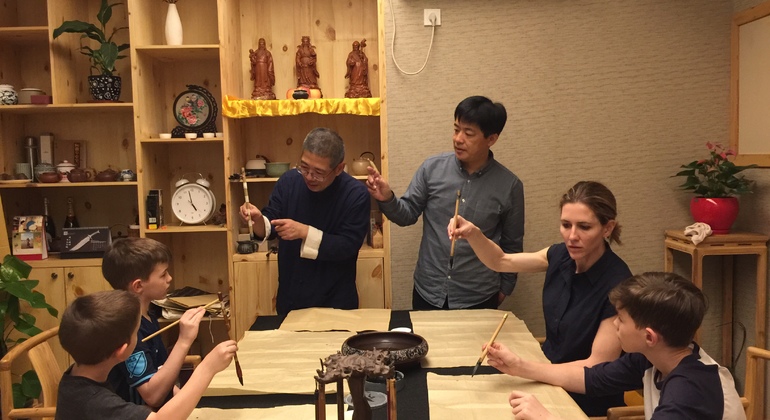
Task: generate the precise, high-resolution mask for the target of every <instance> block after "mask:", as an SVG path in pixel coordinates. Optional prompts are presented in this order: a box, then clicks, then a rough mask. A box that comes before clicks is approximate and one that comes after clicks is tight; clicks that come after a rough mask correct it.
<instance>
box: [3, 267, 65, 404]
mask: <svg viewBox="0 0 770 420" xmlns="http://www.w3.org/2000/svg"><path fill="white" fill-rule="evenodd" d="M31 270H32V267H30V266H29V264H27V263H25V262H23V261H21V260H20V259H18V258H17V257H14V256H13V255H6V256H5V258H4V259H3V264H2V265H0V318H1V319H2V321H3V340H2V341H0V358H2V357H5V355H6V354H7V353H8V350H9V349H10V348H12V347H13V346H14V345H16V344H18V343H20V342H22V341H24V340H26V339H27V338H26V337H31V336H33V335H36V334H39V333H40V332H42V330H41V329H40V328H38V327H36V326H35V321H36V318H35V317H34V315H32V314H29V313H25V312H22V310H21V309H22V308H21V306H20V303H21V302H22V301H23V302H26V303H27V304H28V305H29V306H30V307H32V308H40V309H47V310H48V313H49V314H51V316H54V317H56V316H58V311H57V310H56V309H55V308H54V307H52V306H51V305H49V304H48V303H46V301H45V296H43V294H42V293H40V292H37V291H35V290H34V289H35V287H36V286H37V285H38V283H39V281H37V280H28V279H27V276H29V273H30V272H31ZM13 330H16V331H18V332H20V333H21V334H23V335H24V336H26V337H21V338H17V339H11V338H10V334H11V332H12V331H13ZM40 391H41V388H40V380H38V378H37V374H35V371H32V370H30V371H27V372H25V373H24V374H23V375H22V376H21V382H19V383H15V384H13V405H14V406H15V407H16V408H20V407H24V406H25V405H26V404H27V402H28V401H30V400H31V399H33V398H37V397H39V396H40Z"/></svg>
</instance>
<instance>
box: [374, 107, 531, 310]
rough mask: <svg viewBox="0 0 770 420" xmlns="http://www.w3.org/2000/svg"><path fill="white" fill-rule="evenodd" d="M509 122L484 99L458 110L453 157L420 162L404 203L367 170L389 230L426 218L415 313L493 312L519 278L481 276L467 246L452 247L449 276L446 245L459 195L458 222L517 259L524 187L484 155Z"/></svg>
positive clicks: (416, 276)
mask: <svg viewBox="0 0 770 420" xmlns="http://www.w3.org/2000/svg"><path fill="white" fill-rule="evenodd" d="M506 119H507V114H506V111H505V107H503V105H502V104H500V103H494V102H492V101H491V100H489V99H488V98H485V97H483V96H471V97H469V98H466V99H464V100H463V101H462V102H460V104H458V105H457V108H456V109H455V122H454V136H453V138H452V142H453V146H454V152H453V153H451V152H448V153H443V154H440V155H437V156H433V157H430V158H428V159H427V160H426V161H425V162H423V164H422V165H421V166H420V168H419V169H418V170H417V173H415V175H414V177H413V178H412V181H411V182H410V184H409V187H408V188H407V191H406V193H405V194H404V195H403V196H402V197H401V198H397V197H396V196H395V194H394V193H393V191H392V190H391V189H390V186H389V185H388V182H387V181H386V180H385V179H384V178H383V177H382V176H380V174H379V173H378V172H377V171H376V170H375V169H374V168H371V167H370V168H369V178H368V179H367V182H366V185H367V187H368V188H369V193H370V194H371V195H372V197H374V198H375V199H376V200H377V201H378V203H379V206H380V210H381V211H382V212H383V214H385V215H386V216H387V217H388V218H389V219H390V220H391V221H392V222H393V223H396V224H397V225H399V226H408V225H412V224H414V223H415V222H417V219H418V218H419V217H420V214H422V215H423V233H422V242H421V243H420V254H419V256H418V258H417V267H416V268H415V271H414V291H413V294H412V308H413V309H461V308H497V306H498V305H499V304H500V303H501V302H502V301H503V299H504V298H505V296H507V295H510V294H511V292H513V288H514V286H515V285H516V273H496V272H494V271H492V270H490V269H488V268H486V266H484V264H482V263H481V261H479V259H478V258H477V257H476V254H475V253H474V252H473V250H472V249H471V247H470V246H469V245H468V243H467V242H466V241H457V242H456V244H455V253H454V258H453V264H452V267H451V268H450V266H449V254H450V246H451V242H450V240H449V239H448V237H447V224H448V223H449V220H450V219H451V218H452V216H454V209H455V200H456V198H457V191H458V190H459V191H460V194H461V200H460V206H459V214H460V215H462V216H463V217H464V218H466V219H468V220H471V221H472V222H473V223H474V224H475V225H476V226H478V227H479V228H480V229H481V231H482V232H484V235H486V236H487V237H488V238H490V239H492V240H493V241H494V242H495V243H497V244H499V245H500V247H501V248H502V249H503V251H504V252H507V253H512V252H521V251H522V243H523V237H524V187H523V185H522V183H521V180H519V178H518V177H517V176H516V175H514V174H513V173H512V172H511V171H509V170H508V169H507V168H506V167H505V166H503V165H502V164H500V163H499V162H497V161H496V160H495V159H494V154H493V153H492V152H491V151H490V150H489V148H490V147H491V146H492V145H493V144H495V143H496V142H497V139H498V137H499V135H500V132H501V131H502V130H503V127H504V126H505V122H506Z"/></svg>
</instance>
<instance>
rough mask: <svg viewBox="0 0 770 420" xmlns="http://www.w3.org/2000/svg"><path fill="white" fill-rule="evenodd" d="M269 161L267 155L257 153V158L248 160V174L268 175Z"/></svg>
mask: <svg viewBox="0 0 770 420" xmlns="http://www.w3.org/2000/svg"><path fill="white" fill-rule="evenodd" d="M267 163H270V159H268V158H267V157H265V156H262V155H257V156H256V158H255V159H251V160H249V161H248V162H246V168H245V169H246V176H252V177H254V176H256V177H264V176H266V175H267V165H266V164H267Z"/></svg>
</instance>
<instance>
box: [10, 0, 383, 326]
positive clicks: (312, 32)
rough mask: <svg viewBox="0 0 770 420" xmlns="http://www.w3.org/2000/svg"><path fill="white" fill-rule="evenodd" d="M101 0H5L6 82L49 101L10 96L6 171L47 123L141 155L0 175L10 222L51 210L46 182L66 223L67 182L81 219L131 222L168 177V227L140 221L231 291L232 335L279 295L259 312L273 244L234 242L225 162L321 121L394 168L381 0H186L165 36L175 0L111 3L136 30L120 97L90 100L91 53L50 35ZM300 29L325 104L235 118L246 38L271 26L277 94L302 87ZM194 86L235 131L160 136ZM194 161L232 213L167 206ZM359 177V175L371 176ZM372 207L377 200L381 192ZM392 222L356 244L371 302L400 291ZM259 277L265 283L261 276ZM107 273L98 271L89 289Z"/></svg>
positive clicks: (349, 147)
mask: <svg viewBox="0 0 770 420" xmlns="http://www.w3.org/2000/svg"><path fill="white" fill-rule="evenodd" d="M100 4H101V1H100V0H6V1H4V2H3V3H2V4H0V83H3V84H6V83H7V84H12V85H14V86H15V87H16V89H17V91H18V90H20V89H21V88H24V87H36V88H39V89H42V90H44V91H45V92H47V93H48V94H51V95H52V96H53V104H51V105H15V106H0V143H2V145H0V162H1V163H0V164H2V171H3V172H9V173H10V172H12V171H13V167H14V164H15V163H16V162H20V161H24V159H23V156H24V154H23V152H24V149H23V146H24V145H23V139H24V137H25V136H30V135H31V136H35V137H37V136H39V135H40V134H41V133H44V132H51V133H53V134H54V136H55V138H56V139H78V140H85V141H86V142H87V148H88V150H87V152H88V155H87V156H88V157H87V159H88V163H87V166H88V167H92V168H94V169H96V170H97V171H101V170H104V169H106V168H107V167H111V168H112V169H114V170H120V169H132V170H134V171H135V172H136V173H137V175H138V176H137V181H136V182H110V183H96V182H88V183H79V184H32V183H30V184H0V195H2V198H3V214H4V216H5V219H6V223H7V222H8V220H9V219H10V218H11V217H12V216H13V215H16V214H40V213H42V203H43V198H44V197H46V198H48V199H49V201H50V202H51V209H50V212H51V214H52V216H53V217H54V218H56V221H57V222H59V219H62V220H63V217H64V214H65V206H66V198H67V197H70V196H71V197H73V198H74V200H75V203H76V213H77V215H78V218H79V220H80V222H81V225H84V226H87V225H91V226H97V225H99V226H104V225H106V226H113V225H116V224H123V225H128V224H133V223H134V220H135V219H136V217H137V215H144V214H145V213H146V209H145V198H146V196H147V194H148V193H149V191H150V190H153V189H161V190H162V192H163V215H164V218H165V223H166V226H165V228H162V229H158V230H149V229H147V226H146V223H144V220H143V217H139V220H140V235H141V236H144V237H151V238H153V239H157V240H159V241H162V242H164V243H166V244H167V245H168V246H169V247H170V248H171V250H172V253H173V261H172V264H171V271H172V275H173V277H174V284H173V286H174V287H175V288H180V287H184V286H193V287H198V288H201V289H204V290H208V291H211V292H216V291H221V292H223V293H229V294H230V295H231V302H232V305H233V307H232V309H233V314H234V316H233V317H234V318H235V324H236V332H235V334H236V335H237V336H240V334H241V333H242V332H243V331H244V330H245V329H248V327H249V326H250V325H251V322H253V319H254V318H255V317H256V316H257V314H258V313H269V312H270V311H271V310H274V309H271V308H270V307H264V310H265V311H267V312H260V311H262V310H263V307H260V309H259V311H255V309H254V308H257V305H256V304H255V301H254V300H255V299H259V300H260V301H261V302H262V301H265V302H269V301H270V300H271V299H272V297H273V296H272V295H270V293H274V289H275V285H276V284H277V268H276V269H274V270H273V269H272V265H273V264H274V263H275V255H273V256H272V260H270V261H268V260H267V259H265V260H264V261H263V260H260V259H259V257H258V256H259V255H260V254H252V255H250V256H248V257H247V258H244V257H243V256H240V255H239V254H237V253H236V246H237V243H236V241H237V237H238V234H239V231H240V229H241V228H242V226H241V221H240V218H239V216H238V214H237V209H238V207H239V206H240V205H241V204H242V203H243V200H244V196H243V189H242V187H241V185H240V183H237V185H233V183H232V182H231V181H230V180H229V177H230V176H231V175H232V174H235V173H239V172H240V168H241V167H242V166H244V164H245V163H246V161H247V160H249V159H251V158H253V157H254V156H255V155H257V154H262V155H265V156H268V157H269V158H270V159H271V161H286V162H292V163H295V162H296V161H297V160H298V159H299V156H300V154H301V147H302V140H303V139H304V137H305V135H306V134H307V132H308V131H310V130H311V129H312V128H314V127H317V126H326V127H329V128H332V129H334V130H336V131H337V132H339V133H340V135H341V136H342V138H343V139H345V142H346V151H347V155H346V157H347V161H348V164H350V163H352V161H353V159H355V158H357V157H359V156H360V155H361V154H362V153H363V152H372V153H373V154H374V155H375V156H376V158H375V160H374V161H375V163H376V164H377V166H378V167H379V168H380V169H381V171H382V172H383V173H384V174H385V175H386V176H387V175H388V164H387V124H386V108H385V96H386V95H385V77H384V75H385V71H384V64H385V45H384V39H383V34H384V29H383V25H384V17H383V16H384V14H383V4H382V1H381V0H364V1H360V2H353V3H350V2H349V1H347V0H310V1H308V0H264V1H259V2H254V1H248V0H225V1H212V0H185V1H184V2H180V3H179V4H178V5H177V6H178V9H179V13H180V16H181V19H182V25H183V27H184V28H185V31H184V45H181V46H168V45H165V40H164V35H163V32H164V30H163V27H164V21H165V16H166V10H167V7H168V5H167V4H166V3H164V2H160V1H145V0H128V1H127V2H126V3H125V4H124V5H121V6H117V7H114V8H113V17H112V20H111V21H110V24H109V26H110V27H113V26H115V27H119V26H125V27H128V30H127V31H125V30H124V31H121V32H120V33H119V38H120V39H118V41H119V42H118V43H126V42H128V43H130V44H131V48H130V50H129V51H128V55H129V57H128V58H126V59H124V60H119V62H118V67H117V74H118V75H120V76H121V77H122V78H123V91H122V94H121V100H122V101H123V102H120V103H109V104H103V103H98V104H97V103H90V102H89V100H90V97H89V94H88V89H87V84H86V76H88V75H89V74H90V72H89V61H88V59H87V57H84V56H82V55H81V54H79V53H78V52H77V50H78V48H79V46H80V42H81V41H80V39H79V37H78V36H76V35H72V34H65V35H63V36H61V37H59V38H57V39H55V40H54V39H52V37H51V33H52V31H53V28H55V27H57V26H58V25H60V24H61V22H63V21H65V20H75V19H77V20H82V21H88V22H94V21H95V16H96V12H97V11H98V9H99V6H100ZM42 11H45V13H43V12H42ZM329 33H334V36H333V37H330V36H328V35H329ZM305 35H308V36H310V38H311V43H312V44H313V45H314V46H315V48H316V52H317V54H318V71H319V73H320V75H321V76H320V78H319V83H320V86H321V89H322V91H323V94H324V98H325V99H322V100H320V101H321V102H319V104H320V105H321V106H322V107H323V108H324V109H326V111H324V112H322V113H319V112H320V111H318V110H310V111H308V112H289V113H287V114H281V115H278V116H267V115H261V116H260V115H255V116H252V117H250V118H237V119H236V118H228V117H224V116H223V109H222V108H223V106H222V105H223V101H224V100H225V99H224V98H225V95H227V96H228V97H232V98H236V100H240V99H243V100H248V99H249V97H250V93H251V90H252V88H253V85H252V82H251V81H250V80H249V70H250V62H249V49H252V48H256V47H257V40H258V39H259V38H265V39H266V40H267V45H268V49H269V50H270V51H271V52H272V54H273V59H274V61H275V70H276V85H275V88H274V92H275V93H276V96H277V97H278V98H279V99H280V98H283V97H284V95H285V92H286V91H287V90H288V89H290V88H293V87H295V86H296V78H295V76H294V57H295V52H296V46H297V45H298V44H299V43H300V39H301V37H302V36H305ZM364 38H365V39H366V40H367V47H366V48H365V49H364V51H365V53H366V54H367V56H368V58H369V79H370V89H371V91H372V94H373V96H375V98H374V99H370V100H367V101H370V102H372V104H373V105H372V109H376V112H372V113H370V114H367V115H350V114H349V113H348V112H347V111H341V110H340V111H338V110H336V108H334V106H335V105H336V104H341V103H344V102H345V101H351V100H348V99H343V98H344V96H345V90H346V85H347V79H345V78H344V75H345V72H346V67H345V60H346V58H347V54H348V53H349V52H350V51H351V45H352V42H353V41H360V40H362V39H364ZM187 85H198V86H202V87H204V88H206V89H207V90H208V91H209V92H211V94H212V95H213V96H214V97H215V98H216V99H217V102H218V105H219V116H218V118H217V120H216V126H217V129H216V130H215V131H216V132H222V133H224V135H220V136H218V137H215V138H211V139H205V138H200V137H199V138H197V139H194V140H189V139H178V138H174V139H161V138H159V133H168V132H171V131H172V129H173V128H174V127H176V125H177V123H176V120H175V118H174V115H173V110H172V106H173V102H174V99H175V98H176V96H177V95H178V94H179V93H180V92H182V91H184V90H186V86H187ZM284 101H286V100H284ZM286 103H287V104H288V103H289V102H288V101H286ZM329 109H331V111H328V110H329ZM340 109H341V108H340ZM53 163H54V164H55V163H57V162H53ZM188 173H200V174H201V176H202V177H204V178H205V179H207V180H208V181H209V182H210V183H211V190H212V192H213V193H214V196H215V198H216V202H217V206H219V205H220V204H224V205H225V206H226V208H227V221H226V223H225V224H224V225H222V226H212V225H200V226H180V223H179V220H177V219H176V217H175V216H174V214H173V212H172V211H171V205H170V198H171V195H172V194H173V191H174V189H175V183H176V182H177V181H178V180H179V179H180V178H181V177H182V176H184V175H185V174H188ZM357 179H360V180H362V181H363V180H364V179H365V177H360V176H359V177H357ZM275 181H276V179H275V178H254V179H248V185H249V192H250V197H251V199H252V201H253V202H254V203H255V204H257V205H259V206H264V205H265V204H266V203H267V199H268V197H269V195H270V192H271V190H272V188H273V186H274V184H275ZM372 209H376V204H375V203H373V205H372ZM59 225H60V223H59ZM383 234H384V238H385V240H384V243H385V248H384V249H371V248H367V247H364V248H363V249H362V250H361V252H360V258H359V296H361V302H362V306H363V307H390V304H391V296H390V294H391V289H390V251H389V248H388V247H389V242H390V241H389V234H390V232H389V228H388V224H387V223H384V232H383ZM68 264H71V263H69V262H67V261H63V260H56V259H50V260H48V261H47V262H44V263H33V265H34V266H35V267H36V268H39V269H58V270H65V269H67V268H69V267H70V265H68ZM254 265H256V266H257V267H255V266H254ZM98 266H99V261H98V260H96V261H89V264H88V267H89V268H92V269H93V270H92V271H91V272H90V273H91V274H94V275H96V276H97V277H98V276H99V274H97V273H98V270H96V267H98ZM276 267H277V266H276ZM43 274H45V275H46V276H47V275H48V273H47V272H46V273H43ZM100 281H101V280H100ZM253 281H258V282H259V285H258V286H257V285H254V284H250V282H253ZM97 283H98V282H97ZM243 285H245V287H240V286H243ZM102 286H103V285H102V284H100V283H99V284H96V283H95V284H93V285H91V286H89V287H86V288H85V289H84V290H86V291H90V290H95V289H98V288H100V287H102ZM254 287H258V288H259V292H258V295H253V293H254V292H255V290H254V289H253V288H254ZM271 290H272V291H271ZM66 303H67V301H66V300H63V301H61V302H58V304H59V305H66ZM268 306H269V305H268ZM62 309H63V307H62Z"/></svg>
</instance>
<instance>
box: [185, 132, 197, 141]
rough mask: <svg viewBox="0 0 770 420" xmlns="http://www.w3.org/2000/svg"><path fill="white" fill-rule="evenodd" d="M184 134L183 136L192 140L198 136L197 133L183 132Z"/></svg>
mask: <svg viewBox="0 0 770 420" xmlns="http://www.w3.org/2000/svg"><path fill="white" fill-rule="evenodd" d="M184 136H185V138H188V139H190V140H193V139H197V138H198V133H184Z"/></svg>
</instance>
